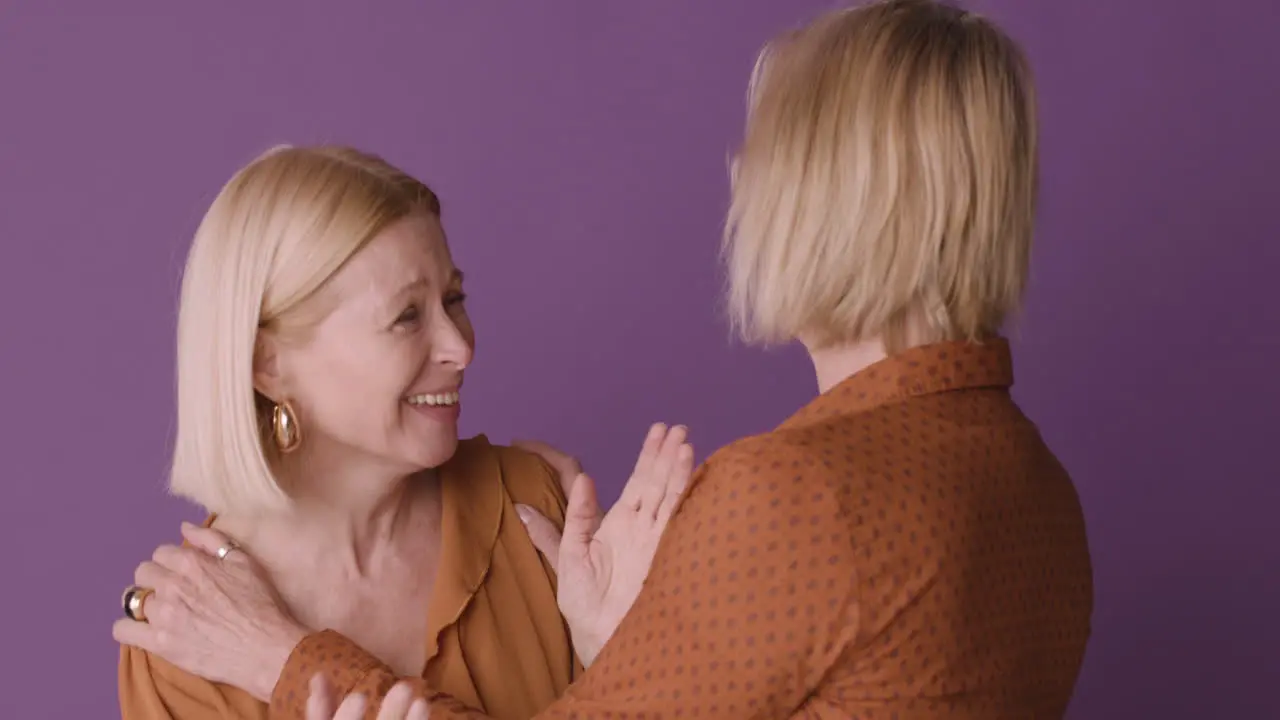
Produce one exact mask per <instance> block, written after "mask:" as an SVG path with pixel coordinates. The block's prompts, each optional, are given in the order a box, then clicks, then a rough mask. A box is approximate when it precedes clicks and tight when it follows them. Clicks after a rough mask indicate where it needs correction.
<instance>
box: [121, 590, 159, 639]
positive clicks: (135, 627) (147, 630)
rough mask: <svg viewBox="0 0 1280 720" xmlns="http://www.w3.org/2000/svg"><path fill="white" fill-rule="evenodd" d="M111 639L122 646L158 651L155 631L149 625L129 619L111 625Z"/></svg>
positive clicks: (122, 619) (125, 618)
mask: <svg viewBox="0 0 1280 720" xmlns="http://www.w3.org/2000/svg"><path fill="white" fill-rule="evenodd" d="M148 599H149V598H148ZM111 637H112V638H115V641H116V642H118V643H120V644H121V645H131V646H133V647H136V648H141V649H143V650H146V651H147V652H155V650H156V647H155V630H154V629H153V628H152V627H151V626H150V625H148V624H147V623H144V622H138V621H137V620H130V619H129V618H127V617H124V618H120V619H119V620H116V621H115V623H113V624H112V625H111Z"/></svg>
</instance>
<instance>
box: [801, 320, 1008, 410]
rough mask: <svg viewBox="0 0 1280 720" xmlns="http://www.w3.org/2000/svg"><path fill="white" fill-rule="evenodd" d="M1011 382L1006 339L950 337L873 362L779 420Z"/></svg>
mask: <svg viewBox="0 0 1280 720" xmlns="http://www.w3.org/2000/svg"><path fill="white" fill-rule="evenodd" d="M1012 385H1013V359H1012V356H1011V355H1010V352H1009V343H1008V341H1007V340H1005V339H1004V338H1000V337H996V338H992V339H989V340H985V341H983V342H981V343H974V342H965V341H949V342H941V343H934V344H931V345H921V346H919V347H914V348H910V349H908V350H906V351H904V352H901V353H898V354H897V355H893V356H891V357H888V358H885V359H883V360H880V361H879V362H876V363H873V364H871V365H869V366H867V367H865V368H863V369H862V370H859V371H858V372H856V373H854V374H853V375H850V376H849V377H848V378H846V379H845V380H843V381H841V382H840V383H838V384H836V385H835V386H834V387H832V388H830V389H829V390H827V391H826V392H825V393H822V394H821V395H819V396H818V397H817V398H815V399H814V400H813V401H812V402H810V403H809V404H808V405H805V406H804V407H803V408H801V409H800V410H799V411H797V412H796V413H795V414H794V415H792V416H791V417H790V418H788V419H787V420H786V421H784V422H783V423H782V425H780V426H779V428H778V429H779V430H784V429H790V428H796V427H803V426H805V425H813V424H816V423H820V422H823V421H824V420H828V419H830V418H831V417H833V416H836V415H849V414H852V413H857V412H862V411H865V410H870V409H872V408H875V407H878V406H881V405H886V404H889V403H891V402H895V401H898V400H904V399H906V398H909V397H915V396H920V395H929V394H933V393H940V392H947V391H950V390H965V389H972V388H982V387H998V388H1009V387H1011V386H1012Z"/></svg>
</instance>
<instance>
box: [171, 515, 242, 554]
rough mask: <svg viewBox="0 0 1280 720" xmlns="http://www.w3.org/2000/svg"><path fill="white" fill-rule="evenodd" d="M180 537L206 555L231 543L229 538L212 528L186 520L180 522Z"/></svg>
mask: <svg viewBox="0 0 1280 720" xmlns="http://www.w3.org/2000/svg"><path fill="white" fill-rule="evenodd" d="M182 537H183V538H185V539H186V541H187V542H189V543H191V544H192V545H193V546H195V547H196V548H199V549H200V550H203V551H204V552H205V553H206V554H208V555H213V554H215V553H217V552H218V548H220V547H223V546H229V545H231V544H232V542H231V539H230V538H228V537H227V536H226V535H223V534H222V533H220V532H218V531H217V530H214V529H213V528H207V527H200V526H199V525H192V524H191V523H187V522H184V523H182Z"/></svg>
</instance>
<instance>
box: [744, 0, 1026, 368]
mask: <svg viewBox="0 0 1280 720" xmlns="http://www.w3.org/2000/svg"><path fill="white" fill-rule="evenodd" d="M1036 132H1037V131H1036V122H1035V99H1034V97H1033V87H1032V80H1031V73H1030V70H1029V67H1028V63H1027V62H1026V59H1025V57H1024V56H1023V54H1022V52H1021V50H1020V49H1019V48H1018V47H1017V45H1016V44H1015V43H1014V42H1013V41H1012V40H1011V39H1010V38H1009V37H1008V36H1006V35H1005V34H1004V33H1003V32H1001V31H1000V30H999V29H998V28H997V27H995V26H994V25H993V24H991V23H990V22H988V21H987V20H985V19H983V18H981V17H979V16H977V15H974V14H971V13H968V12H965V11H963V10H960V9H957V8H954V7H950V6H948V5H945V4H942V3H939V2H933V1H932V0H885V1H881V2H873V3H871V4H866V5H862V6H859V7H855V8H851V9H845V10H841V11H836V12H833V13H830V14H827V15H825V16H823V17H821V18H819V19H818V20H817V21H815V22H813V23H811V24H809V25H808V26H806V27H804V28H802V29H800V30H798V31H794V32H791V33H788V34H786V35H784V36H782V37H780V38H778V39H776V40H775V41H773V42H772V43H770V44H769V45H768V46H767V47H766V48H765V49H764V51H763V52H762V53H761V54H760V56H759V58H758V60H757V62H756V67H755V70H754V72H753V74H752V79H751V85H750V90H749V94H748V114H747V123H746V132H745V137H744V141H743V144H742V147H741V149H740V150H739V152H738V154H737V156H736V158H734V161H733V163H732V169H731V175H732V199H731V202H730V209H729V215H728V221H727V223H726V232H725V245H724V250H725V259H726V265H727V270H728V284H729V292H728V306H729V308H728V309H729V314H730V316H731V319H732V320H733V322H734V326H735V328H736V329H737V330H738V332H739V333H740V334H741V335H742V337H743V338H744V339H746V340H747V341H749V342H757V343H762V344H775V343H783V342H789V341H791V340H795V339H800V340H802V341H804V342H805V343H806V344H807V345H809V346H810V347H811V348H813V347H815V346H816V347H827V346H831V345H836V344H842V343H853V342H861V341H867V340H873V339H881V340H883V341H884V343H885V345H886V349H887V351H888V352H889V353H895V352H899V351H901V350H903V349H905V347H907V346H909V345H914V344H921V343H925V342H936V341H942V340H950V339H967V340H971V341H980V340H981V339H982V338H983V337H984V336H989V335H991V334H994V333H996V332H999V330H1000V327H1001V326H1002V324H1003V323H1004V322H1005V320H1006V317H1007V316H1009V315H1010V314H1012V313H1013V312H1016V310H1017V308H1018V305H1019V303H1020V300H1021V297H1022V292H1023V287H1024V286H1025V284H1026V277H1027V265H1028V259H1029V255H1030V250H1031V235H1032V226H1033V222H1034V216H1035V205H1036V191H1037V174H1038V166H1037V162H1038V161H1037V149H1036V143H1037V138H1036Z"/></svg>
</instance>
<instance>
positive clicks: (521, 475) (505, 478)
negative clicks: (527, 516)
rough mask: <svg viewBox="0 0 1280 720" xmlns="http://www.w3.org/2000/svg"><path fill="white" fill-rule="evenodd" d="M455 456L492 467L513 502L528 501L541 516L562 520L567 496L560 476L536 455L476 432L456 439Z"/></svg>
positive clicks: (463, 462) (464, 461)
mask: <svg viewBox="0 0 1280 720" xmlns="http://www.w3.org/2000/svg"><path fill="white" fill-rule="evenodd" d="M455 458H456V460H457V461H459V462H460V463H462V464H463V465H485V466H488V467H490V468H492V469H495V470H496V471H497V473H496V474H497V477H498V478H499V479H500V482H501V483H502V485H503V487H504V488H505V489H506V491H507V494H509V495H510V496H511V501H512V502H514V503H518V504H521V505H529V506H531V507H533V508H535V509H537V510H538V511H539V512H541V513H542V514H543V515H544V516H546V517H548V518H552V519H556V520H557V522H563V517H564V509H565V506H566V505H567V504H568V500H567V498H566V497H565V493H564V489H563V487H562V486H561V484H560V478H559V476H558V475H557V474H556V472H555V470H553V469H552V468H551V466H549V465H547V463H546V462H545V461H544V460H543V459H542V458H541V457H539V456H538V455H536V454H534V453H531V452H528V451H526V450H521V449H520V448H515V447H510V446H507V445H495V444H493V443H490V442H489V439H488V438H487V437H485V436H484V435H477V436H475V437H473V438H468V439H466V440H462V441H460V442H459V443H458V451H457V453H456V454H455ZM450 462H451V463H452V462H454V461H450Z"/></svg>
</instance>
